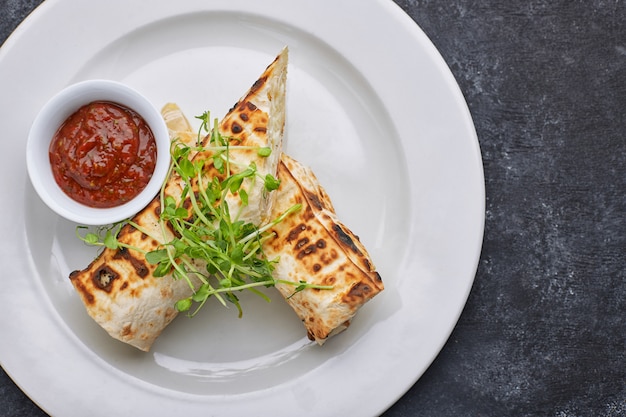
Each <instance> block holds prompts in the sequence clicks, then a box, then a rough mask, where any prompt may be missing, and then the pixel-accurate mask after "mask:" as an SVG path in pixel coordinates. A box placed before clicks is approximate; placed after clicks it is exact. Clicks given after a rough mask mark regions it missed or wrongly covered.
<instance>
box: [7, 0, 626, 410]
mask: <svg viewBox="0 0 626 417" xmlns="http://www.w3.org/2000/svg"><path fill="white" fill-rule="evenodd" d="M396 2H397V3H398V4H399V5H400V6H401V7H402V8H403V9H404V10H405V11H406V12H407V13H408V14H409V15H410V16H411V17H412V18H413V19H414V20H415V21H416V22H417V23H418V24H419V25H420V27H421V28H422V29H423V30H424V31H425V32H426V34H427V35H428V36H429V37H430V38H431V39H432V41H433V43H434V44H435V46H436V47H437V48H438V49H439V51H440V52H441V54H442V55H443V57H444V59H445V60H446V62H447V63H448V65H449V66H450V68H451V70H452V72H453V74H454V75H455V77H456V79H457V81H458V83H459V85H460V87H461V90H462V92H463V94H464V95H465V98H466V100H467V102H468V105H469V108H470V111H471V113H472V116H473V118H474V122H475V125H476V130H477V132H478V138H479V141H480V146H481V149H482V156H483V161H484V169H485V182H486V192H487V201H486V210H487V211H486V229H485V238H484V246H483V251H482V255H481V259H480V265H479V268H478V272H477V276H476V280H475V284H474V287H473V289H472V292H471V294H470V297H469V300H468V303H467V305H466V307H465V310H464V312H463V314H462V316H461V318H460V321H459V322H458V325H457V326H456V328H455V330H454V332H453V333H452V335H451V337H450V339H449V341H448V343H447V344H446V346H445V347H444V349H443V350H442V352H441V353H440V355H439V356H438V357H437V359H436V360H435V362H434V363H433V364H432V366H431V367H430V368H429V369H428V370H427V372H426V373H425V374H424V375H423V377H422V378H421V379H420V380H419V381H418V382H417V383H416V384H415V386H413V388H411V389H410V390H409V391H408V393H407V394H406V395H405V396H404V397H403V398H402V399H401V400H400V401H399V402H398V403H397V404H395V405H394V406H393V407H391V409H389V410H388V411H387V412H386V413H385V417H395V416H429V417H430V416H493V417H500V416H554V417H574V416H606V417H608V416H626V272H625V271H626V2H624V1H620V0H610V1H609V0H589V1H583V0H554V1H544V0H531V1H504V0H446V1H443V0H396ZM38 3H39V1H37V0H23V1H20V0H2V1H0V41H3V40H4V39H6V37H7V36H8V35H9V34H10V33H11V32H12V31H13V30H14V28H15V27H16V25H18V24H19V22H20V21H21V20H22V19H23V18H24V17H25V16H26V15H27V14H28V13H29V11H30V10H31V9H33V8H34V7H35V6H36V5H37V4H38ZM355 4H356V5H357V6H358V2H355ZM355 11H356V9H355ZM407 53H410V51H407ZM0 94H1V92H0ZM0 337H1V336H0ZM381 383H384V382H383V381H381ZM40 415H45V414H44V413H43V412H41V411H40V410H39V409H38V408H37V407H36V406H35V405H34V404H33V403H32V402H31V401H30V400H29V399H28V398H27V397H26V396H25V395H24V394H23V393H22V392H21V391H20V390H19V389H18V388H17V387H16V386H15V385H14V384H13V383H12V382H11V380H10V379H9V378H8V377H7V376H6V374H4V372H2V373H0V416H20V417H29V416H40Z"/></svg>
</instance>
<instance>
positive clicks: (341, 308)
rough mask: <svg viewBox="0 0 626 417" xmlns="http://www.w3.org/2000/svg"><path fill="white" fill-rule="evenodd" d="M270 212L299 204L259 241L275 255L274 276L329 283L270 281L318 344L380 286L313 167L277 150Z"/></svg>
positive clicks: (346, 321) (340, 327) (342, 326)
mask: <svg viewBox="0 0 626 417" xmlns="http://www.w3.org/2000/svg"><path fill="white" fill-rule="evenodd" d="M278 178H279V179H280V181H281V183H280V187H279V188H278V190H277V191H276V193H277V194H276V200H275V203H274V210H273V213H274V216H278V215H279V214H280V213H281V212H283V211H285V210H287V209H288V208H289V207H291V206H292V205H294V204H301V205H302V209H301V210H299V211H298V212H296V213H294V214H291V215H290V216H288V217H286V218H285V219H284V220H283V221H282V222H280V223H278V224H277V225H276V226H274V227H273V229H271V231H272V232H274V233H275V234H276V237H275V238H274V239H272V240H269V241H267V242H266V243H265V244H264V245H263V249H264V252H265V255H266V256H267V257H268V258H269V259H273V258H277V259H278V263H277V265H276V268H275V270H274V272H273V275H274V278H275V279H277V280H285V281H290V282H295V283H299V282H301V281H306V282H307V283H309V284H316V285H327V286H333V288H332V289H311V288H308V289H304V290H302V291H300V292H295V286H294V285H290V284H282V283H278V284H276V288H278V290H279V291H280V293H281V294H282V295H283V297H284V298H285V299H286V300H287V303H289V305H290V306H291V308H293V310H294V311H295V312H296V314H297V315H298V317H299V318H300V319H301V320H302V322H303V324H304V326H305V328H306V330H307V335H308V337H309V339H311V340H315V341H317V343H319V344H323V343H324V342H325V341H326V340H327V339H328V337H330V336H333V335H335V334H337V333H339V332H341V331H342V330H345V329H346V328H347V327H348V325H349V324H350V320H351V319H352V318H353V317H354V315H355V314H356V312H357V310H358V309H359V308H360V307H361V306H362V305H363V304H365V303H366V302H367V301H369V300H370V299H371V298H373V297H374V296H375V295H376V294H378V293H379V292H381V291H382V290H383V289H384V285H383V281H382V279H381V277H380V275H379V273H378V272H376V268H375V266H374V263H373V261H372V259H371V257H370V256H369V254H368V252H367V250H366V249H365V247H364V246H363V244H362V243H361V241H360V240H359V238H358V237H357V236H356V235H355V234H354V233H352V231H350V229H349V228H348V227H346V226H345V225H344V224H343V223H341V222H340V221H339V219H338V218H337V215H336V214H335V210H334V208H333V205H332V203H331V200H330V198H329V196H328V194H327V193H326V191H325V190H324V188H323V187H322V186H321V185H320V183H319V181H318V180H317V178H316V176H315V174H314V173H313V171H312V170H311V169H310V168H308V167H305V166H304V165H302V164H300V163H299V162H298V161H296V160H295V159H293V158H291V157H289V156H287V155H285V154H283V155H282V156H281V160H280V164H279V165H278Z"/></svg>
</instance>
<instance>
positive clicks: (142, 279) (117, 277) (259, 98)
mask: <svg viewBox="0 0 626 417" xmlns="http://www.w3.org/2000/svg"><path fill="white" fill-rule="evenodd" d="M287 59H288V58H287V50H286V49H285V50H283V51H282V52H281V53H280V54H279V55H278V56H277V57H276V59H275V60H274V62H273V63H272V64H271V65H269V66H268V67H267V69H266V70H265V72H264V73H263V74H262V75H261V77H260V78H259V79H258V80H257V81H256V82H255V83H254V84H253V86H252V87H251V88H250V89H249V91H248V92H247V93H246V94H245V95H244V96H243V97H242V98H241V99H240V100H239V101H238V102H237V103H236V104H235V106H233V108H232V109H231V110H230V111H229V112H228V114H226V116H225V117H224V118H223V119H222V121H221V123H220V125H219V130H220V133H221V134H222V135H223V136H224V137H228V138H229V140H230V141H231V143H233V144H237V145H249V146H264V147H270V148H271V149H272V155H275V156H270V157H268V158H261V157H259V156H258V155H257V152H256V151H254V150H247V151H241V150H239V151H236V152H231V154H230V158H231V161H233V163H232V165H233V170H234V171H236V169H237V168H236V167H237V164H242V166H247V165H248V164H250V163H251V162H254V163H255V164H256V166H257V170H258V172H259V173H261V174H262V175H265V174H272V175H274V176H276V170H277V164H278V159H279V156H280V153H281V147H282V134H283V129H284V123H285V90H286V74H287ZM163 115H164V117H165V119H166V121H167V122H168V126H169V128H170V134H172V135H173V136H174V137H176V138H178V140H180V141H181V142H182V143H186V144H187V145H192V144H193V143H194V142H193V141H195V140H196V137H195V135H193V134H191V133H190V132H191V130H192V129H191V126H190V125H189V122H188V121H187V120H186V119H185V118H184V115H182V113H180V109H178V108H177V107H176V106H173V105H166V107H165V108H164V109H163ZM205 140H206V139H205ZM210 156H211V155H210V153H206V152H203V153H198V154H196V155H194V156H193V158H210ZM207 160H208V159H207ZM211 169H213V170H214V168H211V167H210V166H207V172H206V175H207V176H210V175H214V174H215V173H214V172H209V171H210V170H211ZM247 181H249V183H245V184H244V187H246V190H247V192H248V205H247V206H246V207H241V200H240V198H238V197H237V196H229V197H228V198H227V203H228V204H229V207H230V213H237V212H239V213H240V214H239V218H240V219H241V220H245V221H247V222H251V223H254V224H259V223H260V222H261V221H263V220H264V219H266V218H267V217H268V216H269V214H270V210H271V206H272V196H273V194H274V193H266V192H264V191H263V184H262V182H261V183H256V182H254V181H253V180H247ZM165 190H166V191H165V193H166V194H167V195H170V196H173V197H174V198H178V199H180V197H181V193H182V185H181V181H180V178H178V177H177V176H176V175H173V176H172V177H170V178H169V179H168V182H167V184H166V188H165ZM240 209H241V210H240ZM159 213H160V200H159V198H158V197H157V198H155V199H154V200H153V201H152V202H151V203H150V204H149V205H148V206H147V207H146V208H145V209H144V210H142V211H141V212H140V213H138V214H137V215H136V216H135V217H133V219H132V221H133V222H134V223H136V224H137V225H139V226H140V227H141V231H140V230H138V229H136V228H134V227H132V226H130V225H128V224H127V225H125V226H124V227H123V228H122V229H121V230H120V232H119V234H118V241H119V242H122V243H125V244H128V245H129V246H132V247H136V248H140V249H142V250H144V251H146V252H149V251H152V250H155V249H157V248H158V247H159V246H160V245H161V244H163V243H166V242H168V241H170V240H171V238H172V234H171V232H170V231H168V230H165V233H163V232H162V230H161V227H160V224H159ZM154 269H155V266H153V265H150V264H149V263H148V262H147V261H146V259H145V257H144V255H142V253H140V252H138V251H135V250H129V249H117V250H113V249H105V250H104V251H103V252H102V253H100V255H99V256H98V257H97V258H96V259H95V260H94V261H93V262H92V263H91V264H90V265H89V266H88V267H87V268H86V269H84V270H82V271H74V272H72V273H71V274H70V280H71V282H72V284H73V285H74V287H75V288H76V290H77V291H78V294H79V295H80V298H81V299H82V301H83V303H84V304H85V307H86V309H87V312H88V313H89V315H90V316H91V317H92V318H93V319H94V320H95V321H96V322H97V323H98V324H99V325H100V326H102V328H104V329H105V330H106V331H107V332H108V333H109V334H110V335H111V336H112V337H114V338H116V339H118V340H121V341H122V342H125V343H128V344H130V345H132V346H135V347H136V348H138V349H141V350H143V351H148V350H149V349H150V347H151V345H152V344H153V342H154V341H155V339H156V338H157V337H158V336H159V334H160V333H161V332H162V330H163V329H164V328H165V327H166V326H167V325H168V324H169V323H170V322H171V321H172V320H173V319H174V317H175V316H176V315H177V310H176V309H175V307H174V305H175V302H176V301H177V300H180V299H183V298H186V297H189V296H190V295H191V294H192V293H193V288H191V286H190V285H189V283H188V282H187V281H186V280H175V279H173V278H172V277H171V276H165V277H160V278H155V277H154V276H153V275H152V273H153V271H154Z"/></svg>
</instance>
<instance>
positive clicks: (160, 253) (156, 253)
mask: <svg viewBox="0 0 626 417" xmlns="http://www.w3.org/2000/svg"><path fill="white" fill-rule="evenodd" d="M168 260H169V256H168V254H167V249H157V250H153V251H151V252H148V253H146V261H148V263H149V264H152V265H156V264H158V263H159V262H163V261H168Z"/></svg>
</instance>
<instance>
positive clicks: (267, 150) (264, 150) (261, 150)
mask: <svg viewBox="0 0 626 417" xmlns="http://www.w3.org/2000/svg"><path fill="white" fill-rule="evenodd" d="M257 154H258V155H259V156H261V157H264V158H267V157H268V156H270V155H271V154H272V148H269V147H263V148H259V150H258V151H257Z"/></svg>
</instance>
